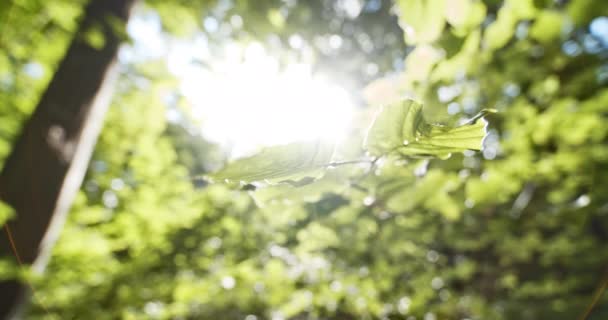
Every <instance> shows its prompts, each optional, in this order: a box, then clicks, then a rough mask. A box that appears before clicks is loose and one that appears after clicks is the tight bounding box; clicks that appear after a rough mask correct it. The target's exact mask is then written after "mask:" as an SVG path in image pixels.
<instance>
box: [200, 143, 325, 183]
mask: <svg viewBox="0 0 608 320" xmlns="http://www.w3.org/2000/svg"><path fill="white" fill-rule="evenodd" d="M333 151H334V145H333V144H329V143H325V142H322V141H319V140H317V141H307V142H295V143H290V144H287V145H281V146H274V147H268V148H265V149H263V150H262V151H261V152H259V153H257V154H255V155H253V156H250V157H247V158H242V159H238V160H236V161H234V162H232V163H229V164H228V165H227V166H225V167H224V168H223V169H221V170H220V171H218V172H216V173H214V174H211V175H209V178H211V179H213V180H216V181H220V180H235V181H242V182H254V181H265V182H267V183H277V182H284V181H298V180H301V179H303V178H306V177H317V176H319V175H320V174H321V173H322V172H323V171H324V167H325V166H326V165H327V164H329V162H330V160H331V157H332V154H333Z"/></svg>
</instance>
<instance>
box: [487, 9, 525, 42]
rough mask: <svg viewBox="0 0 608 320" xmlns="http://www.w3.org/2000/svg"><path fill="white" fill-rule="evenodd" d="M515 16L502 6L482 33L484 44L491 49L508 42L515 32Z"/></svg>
mask: <svg viewBox="0 0 608 320" xmlns="http://www.w3.org/2000/svg"><path fill="white" fill-rule="evenodd" d="M516 24H517V18H516V17H515V15H514V14H513V12H512V11H511V10H508V9H507V8H503V9H501V10H500V11H499V12H498V19H496V20H495V21H494V22H492V23H491V24H490V25H489V26H488V28H487V29H486V31H485V33H484V44H485V45H486V46H487V47H488V48H489V49H491V50H495V49H500V48H502V47H503V46H504V45H506V44H507V42H509V40H510V39H511V37H512V36H513V33H514V32H515V25H516Z"/></svg>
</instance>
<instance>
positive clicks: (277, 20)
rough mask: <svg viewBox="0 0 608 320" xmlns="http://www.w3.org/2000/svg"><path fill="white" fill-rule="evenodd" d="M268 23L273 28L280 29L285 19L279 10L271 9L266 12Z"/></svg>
mask: <svg viewBox="0 0 608 320" xmlns="http://www.w3.org/2000/svg"><path fill="white" fill-rule="evenodd" d="M267 16H268V21H269V22H270V23H271V24H272V25H273V26H275V27H277V28H279V29H281V28H283V27H284V26H285V17H283V14H282V13H281V11H280V10H277V9H271V10H269V11H268V14H267Z"/></svg>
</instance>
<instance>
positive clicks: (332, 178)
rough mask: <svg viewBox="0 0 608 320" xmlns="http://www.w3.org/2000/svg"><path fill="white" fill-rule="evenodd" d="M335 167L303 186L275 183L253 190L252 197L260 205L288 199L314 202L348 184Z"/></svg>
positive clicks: (340, 189)
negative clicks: (313, 181) (275, 184)
mask: <svg viewBox="0 0 608 320" xmlns="http://www.w3.org/2000/svg"><path fill="white" fill-rule="evenodd" d="M336 171H337V170H336V169H333V170H328V171H327V173H326V174H325V175H324V176H323V177H322V178H319V179H318V180H316V181H315V183H309V184H306V185H304V186H300V187H298V186H294V185H277V186H269V187H264V188H258V189H257V190H256V191H255V192H253V193H252V194H253V198H254V199H255V201H256V203H257V204H258V206H260V207H262V206H264V205H266V204H267V203H272V202H273V201H279V200H283V199H289V200H290V201H292V202H295V203H299V202H316V201H319V200H320V199H321V197H322V196H323V195H324V194H326V193H340V191H342V190H344V189H345V188H346V187H347V186H348V185H347V184H346V183H344V182H345V180H346V179H345V177H344V174H340V173H339V172H336Z"/></svg>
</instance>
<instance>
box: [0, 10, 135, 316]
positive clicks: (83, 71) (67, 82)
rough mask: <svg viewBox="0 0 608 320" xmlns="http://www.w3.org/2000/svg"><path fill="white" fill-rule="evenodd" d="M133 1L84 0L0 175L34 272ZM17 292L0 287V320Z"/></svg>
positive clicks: (2, 242) (85, 149)
mask: <svg viewBox="0 0 608 320" xmlns="http://www.w3.org/2000/svg"><path fill="white" fill-rule="evenodd" d="M134 2H135V0H91V2H90V3H89V4H88V5H87V7H86V9H85V12H84V16H83V18H82V21H81V23H80V27H79V29H78V31H77V33H76V35H75V37H74V40H73V41H72V43H71V45H70V47H69V48H68V51H67V53H66V55H65V57H64V58H63V60H62V61H61V63H60V64H59V67H58V69H57V71H56V73H55V75H54V76H53V79H52V80H51V82H50V84H49V86H48V88H47V90H46V91H45V93H44V94H43V95H42V98H41V100H40V102H39V103H38V106H37V107H36V109H35V111H34V113H33V114H32V116H31V118H30V119H29V121H28V122H27V123H26V124H25V126H24V128H23V129H22V132H21V135H20V136H19V138H18V139H17V141H16V143H15V144H14V147H13V150H12V152H11V154H10V155H9V157H8V158H7V160H6V163H5V165H4V168H3V170H2V172H1V173H0V199H2V200H3V201H4V202H6V203H7V204H9V205H10V206H12V207H13V209H15V212H16V218H15V219H14V220H11V221H10V222H9V223H8V226H9V227H10V230H11V231H12V232H11V233H12V236H13V239H14V245H15V247H16V251H17V252H18V254H19V257H20V258H21V261H22V262H23V263H24V264H33V266H34V269H35V270H37V271H42V269H43V268H44V266H45V264H46V261H47V260H48V256H49V254H50V249H51V247H52V246H53V243H54V241H55V239H56V238H57V236H58V233H59V230H60V229H61V227H62V225H63V222H64V221H65V217H66V213H67V211H68V210H69V208H70V205H71V203H72V200H73V198H74V196H75V194H76V192H77V191H78V188H79V187H80V184H81V182H82V179H83V176H84V174H85V171H86V168H87V164H88V162H89V159H90V156H91V153H92V150H93V147H94V145H95V142H96V140H97V136H98V133H99V130H100V128H101V126H102V124H103V117H104V114H105V112H106V110H107V107H108V104H109V100H110V97H111V91H112V84H113V83H114V81H113V80H114V78H115V77H116V72H117V70H116V68H115V64H116V55H117V52H118V47H119V44H120V42H121V39H122V35H123V34H124V30H125V24H126V21H127V20H128V17H129V13H130V11H131V7H132V6H133V3H134ZM91 35H94V36H97V39H96V40H97V42H93V41H91ZM102 35H103V36H102ZM100 36H101V37H100ZM99 40H102V41H101V42H100V41H99ZM95 43H97V45H95ZM94 47H96V48H94ZM7 255H11V256H12V255H13V253H12V249H11V245H10V243H9V241H8V238H7V236H6V235H4V238H0V256H7ZM24 292H25V290H24V289H23V287H22V286H21V285H20V284H19V283H18V282H16V281H2V282H0V319H5V318H7V317H8V316H9V314H10V313H11V312H14V311H15V310H16V308H15V307H16V306H17V305H18V304H19V300H20V296H21V295H22V294H23V293H24Z"/></svg>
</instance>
